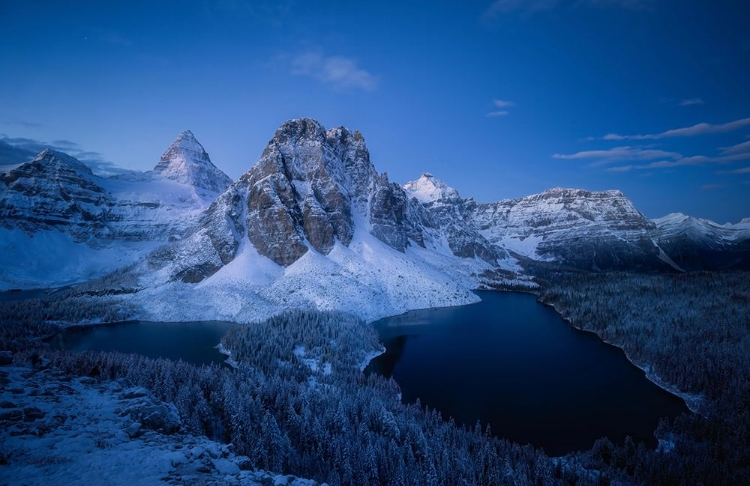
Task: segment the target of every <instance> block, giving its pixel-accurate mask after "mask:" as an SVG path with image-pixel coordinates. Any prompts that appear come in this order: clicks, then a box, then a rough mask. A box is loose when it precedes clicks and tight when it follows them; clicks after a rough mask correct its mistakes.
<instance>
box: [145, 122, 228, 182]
mask: <svg viewBox="0 0 750 486" xmlns="http://www.w3.org/2000/svg"><path fill="white" fill-rule="evenodd" d="M154 174H156V175H159V176H163V177H165V178H167V179H172V180H175V181H177V182H180V183H182V184H189V185H192V186H194V187H197V188H199V189H205V190H209V191H212V192H223V191H224V190H226V188H227V187H229V185H230V184H231V183H232V179H230V178H229V176H227V175H226V174H225V173H224V172H222V171H221V170H220V169H219V168H217V167H216V166H215V165H214V164H213V163H212V162H211V158H210V157H209V156H208V152H206V150H205V149H204V148H203V145H201V144H200V142H198V140H197V139H196V138H195V135H193V132H191V131H190V130H185V131H183V132H182V133H180V135H179V136H178V137H177V139H176V140H175V141H174V142H173V143H172V145H170V146H169V148H168V149H167V150H166V152H164V154H162V156H161V159H160V160H159V163H158V164H156V167H154Z"/></svg>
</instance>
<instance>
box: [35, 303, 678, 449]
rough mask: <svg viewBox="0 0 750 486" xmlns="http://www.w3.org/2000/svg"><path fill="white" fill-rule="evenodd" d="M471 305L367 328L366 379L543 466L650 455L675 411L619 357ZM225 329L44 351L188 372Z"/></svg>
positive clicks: (539, 311)
mask: <svg viewBox="0 0 750 486" xmlns="http://www.w3.org/2000/svg"><path fill="white" fill-rule="evenodd" d="M477 295H478V296H479V297H480V298H481V299H482V300H481V302H479V303H476V304H471V305H465V306H460V307H447V308H436V309H426V310H416V311H410V312H407V313H405V314H402V315H398V316H394V317H388V318H385V319H381V320H379V321H377V322H375V323H373V326H374V327H375V329H376V331H377V332H378V334H379V336H380V340H381V341H382V342H383V343H384V344H385V347H386V352H385V353H384V354H382V355H380V356H378V357H377V358H375V359H373V360H372V361H371V362H370V364H369V365H368V367H367V368H366V369H365V373H378V374H381V375H383V376H385V377H393V378H394V379H395V380H396V382H397V383H398V384H399V385H400V387H401V392H402V400H403V401H404V402H407V403H414V402H416V401H417V399H419V401H420V402H421V404H422V405H423V406H427V407H429V408H430V409H436V410H438V411H439V412H440V413H441V414H442V415H443V417H445V418H446V419H449V418H452V419H453V420H454V421H455V422H456V423H457V424H458V425H461V426H469V427H473V426H475V424H476V423H477V421H479V422H480V423H481V426H482V427H483V428H484V427H486V426H487V425H489V426H490V427H491V431H492V433H493V435H496V436H498V437H502V438H505V439H508V440H511V441H514V442H519V443H521V444H527V443H531V444H533V445H534V446H536V447H542V448H544V450H545V451H546V452H547V454H549V455H552V456H557V455H564V454H566V453H568V452H571V451H575V450H584V449H588V448H590V447H591V446H592V445H593V443H594V442H595V441H596V439H598V438H600V437H604V436H607V437H609V438H610V439H611V440H612V441H614V442H620V443H621V442H622V441H623V440H624V439H625V436H627V435H629V436H631V437H632V438H633V439H634V440H635V441H636V442H638V441H644V442H646V443H647V444H648V445H649V446H652V447H653V446H655V445H656V439H655V438H654V431H655V430H656V428H657V425H658V422H659V419H660V418H661V417H669V418H672V417H674V416H676V415H678V414H680V413H683V412H687V411H688V408H687V406H686V405H685V402H684V401H683V400H682V399H681V398H679V397H677V396H675V395H673V394H671V393H669V392H667V391H665V390H663V389H661V388H659V387H658V386H656V385H655V384H654V383H652V382H651V381H649V380H648V379H647V378H646V376H645V373H644V372H643V371H642V370H640V369H639V368H637V367H636V366H634V365H633V364H632V363H630V361H628V359H627V358H626V357H625V354H624V353H623V352H622V350H620V349H619V348H616V347H614V346H610V345H608V344H605V343H603V342H602V341H601V340H600V339H599V338H598V337H597V336H595V335H594V334H591V333H587V332H583V331H579V330H577V329H575V328H573V327H571V326H570V325H569V324H568V323H566V322H564V321H563V320H562V318H561V317H560V316H559V315H558V314H557V313H556V312H555V311H554V310H553V309H551V308H549V307H546V306H543V305H542V304H540V303H538V302H537V301H536V298H535V296H533V295H529V294H523V293H515V292H493V291H477ZM233 325H234V324H232V323H228V322H217V321H211V322H184V323H156V322H130V323H122V324H113V325H97V326H88V327H76V328H71V329H68V330H66V331H65V332H63V333H61V334H58V335H57V336H55V337H54V338H52V339H51V340H50V341H49V342H50V345H51V346H53V347H56V348H59V349H68V350H72V351H84V350H99V351H119V352H123V353H137V354H141V355H144V356H148V357H151V358H157V357H162V358H168V359H174V360H177V359H182V360H183V361H186V362H189V363H192V364H195V365H202V364H209V363H222V362H224V360H225V359H226V356H224V355H222V354H221V353H219V351H218V349H217V348H216V345H217V344H218V343H219V341H220V339H221V337H222V336H223V335H224V334H225V333H226V332H227V331H228V330H229V329H230V328H231V327H232V326H233Z"/></svg>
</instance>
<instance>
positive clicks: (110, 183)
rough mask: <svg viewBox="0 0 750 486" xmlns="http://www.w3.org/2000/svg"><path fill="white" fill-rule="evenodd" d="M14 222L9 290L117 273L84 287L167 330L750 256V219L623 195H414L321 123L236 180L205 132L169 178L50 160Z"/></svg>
mask: <svg viewBox="0 0 750 486" xmlns="http://www.w3.org/2000/svg"><path fill="white" fill-rule="evenodd" d="M0 216H1V217H2V219H0V285H2V287H3V288H9V287H13V286H16V287H34V286H56V285H63V284H66V283H70V282H78V281H82V280H88V279H92V278H96V277H102V276H104V277H102V278H101V279H100V280H97V281H93V282H90V283H89V284H87V285H86V286H85V287H82V289H83V290H81V291H82V292H84V294H85V295H88V296H91V295H94V296H96V295H102V294H107V293H114V294H116V295H118V296H121V299H122V300H123V301H124V302H125V303H127V304H128V308H130V309H135V310H134V311H133V312H134V315H133V316H132V317H134V318H140V319H151V320H173V321H185V320H203V319H226V320H233V321H252V320H256V319H260V318H262V317H265V316H268V315H271V314H274V313H276V312H278V311H280V310H281V309H284V308H288V307H298V308H318V309H325V310H343V311H348V312H351V313H354V314H357V315H359V316H361V317H364V318H366V319H368V320H372V319H377V318H379V317H383V316H386V315H393V314H398V313H400V312H404V311H406V310H409V309H414V308H424V307H434V306H446V305H459V304H465V303H469V302H474V301H476V299H477V297H476V296H475V295H474V294H473V293H471V290H472V289H475V288H478V287H497V286H507V285H514V286H522V287H530V286H534V285H535V284H534V283H533V282H532V279H531V276H530V275H529V274H527V270H525V269H524V268H532V269H538V268H540V266H545V267H549V266H552V267H554V268H568V269H577V270H584V271H612V270H618V271H645V272H655V271H686V270H687V271H689V270H697V269H715V268H722V269H723V268H747V266H748V263H747V262H748V261H750V222H748V221H744V220H743V222H740V223H738V224H736V225H717V224H716V223H713V222H710V221H706V220H699V219H695V218H690V217H687V216H684V215H670V216H667V217H665V218H660V219H657V220H654V221H651V220H649V219H648V218H646V217H645V216H644V215H643V214H641V213H640V212H639V211H638V210H637V209H636V208H635V207H634V206H633V204H632V203H631V202H630V201H629V200H628V199H627V198H626V197H625V195H623V194H622V193H621V192H619V191H602V192H590V191H585V190H581V189H564V188H553V189H549V190H547V191H544V192H542V193H540V194H535V195H531V196H526V197H522V198H517V199H507V200H502V201H499V202H496V203H477V202H476V201H474V200H473V199H472V198H464V197H462V196H461V195H460V194H459V193H458V191H456V190H455V189H454V188H452V187H450V186H449V185H448V184H446V183H444V182H443V181H441V180H439V179H438V178H436V177H435V176H433V175H432V174H429V173H426V174H423V175H422V176H421V177H420V178H419V179H417V180H415V181H412V182H408V183H406V184H405V185H404V186H403V187H402V186H399V185H398V184H395V183H393V182H391V181H390V180H389V179H388V176H387V174H384V173H382V174H381V173H378V172H377V170H376V169H375V166H374V164H373V163H372V161H371V160H370V154H369V151H368V149H367V146H366V144H365V140H364V137H363V136H362V134H361V133H359V132H358V131H353V132H352V131H350V130H348V129H347V128H344V127H339V128H333V129H329V130H326V129H325V128H324V127H323V126H322V125H321V124H320V123H318V122H317V121H315V120H312V119H309V118H300V119H295V120H289V121H287V122H285V123H284V124H282V125H281V126H280V127H279V128H278V130H276V132H275V134H274V136H273V137H272V138H271V140H270V141H269V142H268V144H267V146H266V148H265V149H264V150H263V152H262V154H261V156H260V159H259V160H258V162H257V163H255V164H254V165H252V166H251V167H250V168H249V169H248V171H247V172H245V173H244V174H243V175H242V176H241V177H240V179H239V180H238V181H236V182H234V183H232V182H231V180H230V179H229V178H228V177H227V176H226V175H225V174H224V173H223V172H221V171H220V170H219V169H218V168H216V166H214V165H213V163H212V162H211V160H210V158H209V156H208V154H207V153H206V151H205V150H204V149H203V147H202V146H201V145H200V143H199V142H198V141H197V140H196V139H195V137H194V136H193V134H192V133H191V132H189V131H185V132H183V133H181V134H180V135H179V137H178V138H177V140H175V142H174V143H173V144H172V145H171V146H170V147H169V148H168V149H167V150H166V151H165V152H164V154H163V155H162V157H161V159H160V161H159V163H158V164H157V165H156V167H155V168H154V170H153V171H151V172H146V173H140V174H128V175H123V176H118V177H113V178H101V177H98V176H96V175H94V174H93V173H92V171H91V170H90V169H89V168H88V167H86V166H85V165H83V164H81V163H80V162H79V161H77V160H75V159H74V158H72V157H69V156H67V155H65V154H61V153H59V152H53V151H45V152H43V153H42V154H40V155H39V156H38V157H36V158H35V159H34V160H32V161H31V162H28V163H26V164H23V165H21V166H20V167H17V168H15V169H13V170H10V171H9V172H8V173H3V174H0ZM115 269H118V270H117V272H114V273H110V272H112V271H113V270H115ZM124 282H127V284H125V283H124ZM165 295H169V296H170V298H169V299H165V298H164V296H165ZM118 298H120V297H118Z"/></svg>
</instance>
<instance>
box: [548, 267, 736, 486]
mask: <svg viewBox="0 0 750 486" xmlns="http://www.w3.org/2000/svg"><path fill="white" fill-rule="evenodd" d="M748 282H750V274H748V273H747V272H697V273H689V274H670V275H635V274H621V273H611V274H580V273H576V274H573V273H566V274H561V273H549V274H546V275H545V276H544V279H543V282H542V283H543V285H542V290H541V292H540V300H541V301H543V302H545V303H547V304H552V305H554V306H555V308H556V309H557V310H558V312H560V313H561V314H562V315H563V317H565V318H567V319H569V320H570V321H571V322H572V324H573V325H575V326H576V327H580V328H582V329H586V330H590V331H594V332H595V333H597V334H598V335H599V336H600V337H601V338H602V339H603V340H604V341H607V342H610V343H613V344H615V345H617V346H619V347H622V348H623V350H624V351H625V353H626V354H627V355H628V357H629V358H630V359H631V360H633V361H634V362H635V363H637V364H638V365H640V366H642V367H647V368H649V369H650V371H651V372H652V373H653V374H655V375H656V377H658V378H659V379H660V380H662V381H663V382H665V383H666V384H668V385H671V386H674V387H676V388H678V389H679V390H680V391H683V392H689V393H694V394H700V395H701V396H702V397H703V401H702V403H701V405H700V408H699V413H698V414H685V415H682V416H680V417H677V418H676V419H675V420H674V422H673V423H672V424H671V426H670V425H669V424H667V423H663V424H662V425H661V426H660V428H659V430H658V433H657V436H658V437H659V438H660V439H661V440H664V441H666V442H664V444H668V445H669V446H668V447H666V449H669V450H666V449H663V450H662V451H661V452H653V451H645V452H646V453H644V454H638V455H635V456H634V455H633V454H627V453H624V452H623V451H622V450H619V449H618V447H622V446H615V445H612V444H608V443H605V442H602V444H604V446H603V447H601V449H602V450H605V451H609V452H607V453H605V454H603V455H602V454H599V460H598V463H599V465H600V466H601V467H602V468H604V470H607V471H610V472H611V473H612V474H614V475H616V476H618V477H619V478H620V479H623V478H626V479H629V480H634V479H635V480H636V482H643V483H648V484H701V483H702V484H743V483H746V482H747V480H748V479H747V478H749V477H750V447H749V446H748V444H750V360H748V352H749V350H750V285H748ZM602 444H600V446H601V445H602ZM595 456H596V455H595ZM616 457H631V462H630V463H629V465H628V467H624V465H623V464H624V463H622V462H623V461H619V462H618V461H617V460H615V458H616ZM621 463H622V464H621ZM620 466H623V467H620Z"/></svg>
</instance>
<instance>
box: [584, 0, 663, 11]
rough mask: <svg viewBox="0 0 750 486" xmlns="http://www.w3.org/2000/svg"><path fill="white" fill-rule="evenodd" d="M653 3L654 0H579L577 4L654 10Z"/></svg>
mask: <svg viewBox="0 0 750 486" xmlns="http://www.w3.org/2000/svg"><path fill="white" fill-rule="evenodd" d="M653 3H654V2H653V0H579V1H578V2H577V3H576V6H579V7H598V8H621V9H625V10H635V11H643V10H652V9H653Z"/></svg>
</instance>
